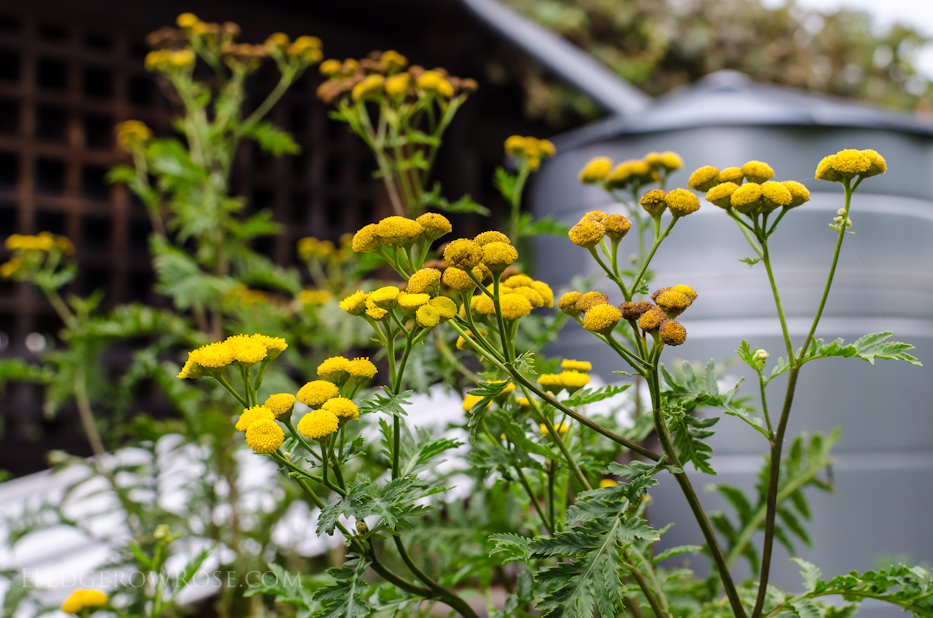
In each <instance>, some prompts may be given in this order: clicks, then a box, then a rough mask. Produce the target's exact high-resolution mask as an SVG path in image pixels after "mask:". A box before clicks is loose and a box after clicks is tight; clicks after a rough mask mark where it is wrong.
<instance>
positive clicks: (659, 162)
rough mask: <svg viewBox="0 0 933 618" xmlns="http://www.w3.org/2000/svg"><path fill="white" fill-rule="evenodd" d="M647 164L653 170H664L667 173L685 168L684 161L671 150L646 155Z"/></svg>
mask: <svg viewBox="0 0 933 618" xmlns="http://www.w3.org/2000/svg"><path fill="white" fill-rule="evenodd" d="M645 163H647V164H648V165H650V166H651V168H652V169H656V170H657V169H662V170H665V171H667V172H673V171H674V170H679V169H680V168H682V167H683V166H684V160H683V159H682V158H681V157H680V155H679V154H677V153H676V152H673V151H671V150H668V151H665V152H649V153H648V154H646V155H645Z"/></svg>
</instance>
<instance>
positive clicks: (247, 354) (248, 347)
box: [224, 335, 268, 367]
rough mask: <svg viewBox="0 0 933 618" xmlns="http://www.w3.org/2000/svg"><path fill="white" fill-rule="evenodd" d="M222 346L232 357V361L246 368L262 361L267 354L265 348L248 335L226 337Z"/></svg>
mask: <svg viewBox="0 0 933 618" xmlns="http://www.w3.org/2000/svg"><path fill="white" fill-rule="evenodd" d="M224 344H225V345H226V346H227V347H228V349H229V350H230V353H231V354H232V355H233V360H234V361H236V362H238V363H240V364H241V365H244V366H247V367H248V366H251V365H255V364H256V363H258V362H259V361H261V360H262V359H264V358H265V357H266V354H267V352H268V351H267V350H266V346H264V345H263V344H262V343H261V342H259V341H257V340H255V339H253V338H252V337H250V336H249V335H234V336H232V337H227V339H226V341H224Z"/></svg>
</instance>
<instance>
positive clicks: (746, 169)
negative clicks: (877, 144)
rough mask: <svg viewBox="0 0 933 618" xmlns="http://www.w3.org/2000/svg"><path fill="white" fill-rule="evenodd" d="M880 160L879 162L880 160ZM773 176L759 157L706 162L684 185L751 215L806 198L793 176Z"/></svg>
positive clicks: (794, 204) (709, 199)
mask: <svg viewBox="0 0 933 618" xmlns="http://www.w3.org/2000/svg"><path fill="white" fill-rule="evenodd" d="M843 152H859V151H843ZM862 152H868V151H862ZM871 152H874V151H871ZM875 154H877V153H875ZM833 156H836V155H833ZM878 156H879V157H880V155H878ZM829 159H830V157H827V158H826V159H824V160H823V163H821V164H820V165H823V166H824V167H825V166H826V161H827V160H829ZM881 161H882V165H883V161H884V160H883V159H881ZM773 177H774V170H773V169H772V168H771V166H770V165H768V164H767V163H763V162H761V161H749V162H748V163H746V164H745V165H743V166H742V167H727V168H725V169H723V170H719V169H718V168H715V167H712V166H710V165H706V166H704V167H701V168H699V169H697V170H696V171H694V172H693V174H691V175H690V180H689V182H688V186H689V187H690V188H691V189H696V190H697V191H705V192H706V201H707V202H709V203H710V204H714V205H716V206H719V207H720V208H723V209H727V208H732V209H734V210H735V212H738V213H741V214H743V215H746V216H748V217H751V218H754V217H755V216H756V215H758V214H759V213H761V214H767V213H770V212H771V211H773V210H776V209H778V208H796V207H797V206H800V205H801V204H803V203H805V202H808V201H809V200H810V191H809V190H808V189H807V188H806V187H805V186H804V185H802V184H801V183H799V182H797V181H794V180H785V181H783V182H776V181H773V180H771V178H773ZM819 177H820V173H819V171H818V172H817V178H819ZM743 183H744V184H743Z"/></svg>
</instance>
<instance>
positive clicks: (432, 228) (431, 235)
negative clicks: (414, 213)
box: [415, 212, 454, 241]
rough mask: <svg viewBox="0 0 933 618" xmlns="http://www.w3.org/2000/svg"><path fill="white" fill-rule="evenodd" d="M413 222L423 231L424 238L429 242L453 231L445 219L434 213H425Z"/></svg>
mask: <svg viewBox="0 0 933 618" xmlns="http://www.w3.org/2000/svg"><path fill="white" fill-rule="evenodd" d="M415 221H416V222H417V223H418V225H420V226H421V227H422V228H423V229H424V236H425V238H427V239H428V240H431V241H434V240H437V239H438V238H440V237H441V236H446V235H447V234H450V232H451V231H453V229H454V228H453V226H452V225H450V221H449V220H448V219H447V217H445V216H444V215H439V214H437V213H436V212H427V213H425V214H423V215H421V216H420V217H418V218H417V219H415Z"/></svg>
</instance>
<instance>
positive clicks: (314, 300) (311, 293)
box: [296, 290, 333, 307]
mask: <svg viewBox="0 0 933 618" xmlns="http://www.w3.org/2000/svg"><path fill="white" fill-rule="evenodd" d="M296 298H297V299H298V302H300V303H301V304H302V305H308V306H310V307H313V306H316V305H324V304H326V303H327V302H328V301H329V300H330V299H331V298H333V294H331V293H330V292H328V291H327V290H302V291H300V292H298V296H296Z"/></svg>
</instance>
